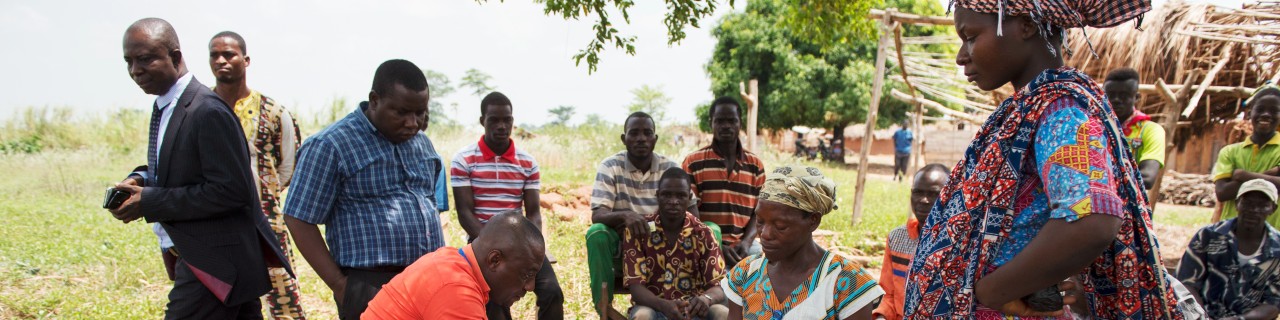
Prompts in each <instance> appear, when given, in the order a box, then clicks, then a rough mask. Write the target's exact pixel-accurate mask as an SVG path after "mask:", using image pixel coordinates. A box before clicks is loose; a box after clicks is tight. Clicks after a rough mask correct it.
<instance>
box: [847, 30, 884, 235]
mask: <svg viewBox="0 0 1280 320" xmlns="http://www.w3.org/2000/svg"><path fill="white" fill-rule="evenodd" d="M892 12H893V10H888V11H885V13H884V20H882V21H883V22H884V24H881V30H880V45H879V47H878V49H877V50H876V77H875V78H874V80H872V82H871V105H869V106H867V122H866V124H867V125H866V130H865V131H864V132H863V134H862V146H861V147H862V150H861V151H860V152H859V155H858V184H857V187H856V188H855V189H854V194H853V226H857V225H858V220H860V219H861V218H862V196H863V194H864V193H865V192H866V189H867V169H868V167H869V166H868V163H867V154H868V153H871V142H872V141H873V140H875V139H874V137H872V135H871V134H872V131H873V130H875V128H876V112H877V111H878V110H879V109H880V95H881V94H880V91H881V90H882V89H883V88H884V60H885V55H886V54H888V51H886V50H885V47H888V46H889V39H890V38H891V36H890V35H889V30H891V29H887V28H886V27H887V25H885V24H887V23H889V15H890V14H891V13H892Z"/></svg>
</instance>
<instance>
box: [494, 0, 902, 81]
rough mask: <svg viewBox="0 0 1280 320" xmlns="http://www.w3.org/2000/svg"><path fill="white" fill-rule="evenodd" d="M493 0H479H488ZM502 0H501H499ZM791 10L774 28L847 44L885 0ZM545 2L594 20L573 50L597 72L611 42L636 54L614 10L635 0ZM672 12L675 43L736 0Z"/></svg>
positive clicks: (806, 2) (677, 2) (804, 0)
mask: <svg viewBox="0 0 1280 320" xmlns="http://www.w3.org/2000/svg"><path fill="white" fill-rule="evenodd" d="M487 1H488V0H476V2H479V3H484V2H487ZM499 1H501V0H499ZM785 1H786V3H787V4H788V6H786V7H785V9H786V10H784V11H779V12H778V13H780V14H783V15H784V16H783V17H782V18H781V19H776V20H775V21H774V26H775V27H785V28H789V29H792V30H796V31H795V32H796V33H797V34H799V35H801V36H803V37H806V38H810V39H814V40H815V41H818V42H820V43H823V44H824V45H830V46H835V45H842V44H844V43H845V42H848V41H849V40H850V39H853V38H857V37H858V36H865V35H867V34H870V33H871V32H873V31H874V30H873V28H872V24H871V23H870V22H869V21H868V20H866V19H864V17H865V16H866V14H867V9H869V8H871V7H872V6H874V5H877V4H879V3H880V0H785ZM538 2H541V3H542V4H543V5H544V9H543V13H544V14H546V15H548V16H552V15H555V16H560V17H562V18H564V19H565V20H581V19H595V24H594V25H593V26H592V27H591V29H592V30H593V31H595V35H594V37H593V38H592V39H591V40H590V41H589V42H587V46H586V47H585V48H583V49H582V50H580V51H578V53H577V54H574V55H573V61H574V63H576V64H578V65H582V61H583V60H586V62H587V70H588V72H595V71H596V66H597V65H599V64H600V53H601V52H604V50H605V49H606V48H607V47H610V46H612V47H614V48H616V49H622V50H624V51H625V52H626V53H627V54H630V55H635V53H636V47H635V42H636V37H635V36H628V35H625V34H623V33H622V32H620V31H619V30H618V27H617V25H616V22H617V21H616V19H612V18H613V16H611V14H613V13H616V14H617V15H620V16H621V17H622V24H630V23H631V15H630V9H631V7H632V6H633V5H635V1H634V0H540V1H538ZM664 2H665V4H666V7H667V12H666V14H665V15H664V17H663V19H662V23H663V24H664V25H666V27H667V44H668V45H674V44H677V43H680V41H681V40H684V38H685V36H686V35H687V33H686V32H685V29H686V28H688V27H694V28H701V21H704V20H706V19H707V18H708V17H710V16H711V14H713V13H715V11H716V8H717V6H719V5H720V4H722V3H725V2H727V3H728V5H729V6H730V7H732V6H733V5H734V2H735V0H728V1H720V0H705V1H696V0H665V1H664Z"/></svg>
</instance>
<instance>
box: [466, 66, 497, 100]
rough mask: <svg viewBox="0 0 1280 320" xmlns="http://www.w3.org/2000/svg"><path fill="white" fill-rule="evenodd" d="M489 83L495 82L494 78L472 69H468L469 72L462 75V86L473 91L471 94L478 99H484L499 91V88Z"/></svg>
mask: <svg viewBox="0 0 1280 320" xmlns="http://www.w3.org/2000/svg"><path fill="white" fill-rule="evenodd" d="M489 81H493V77H490V76H489V74H486V73H484V72H483V71H480V70H476V69H475V68H471V69H467V72H466V73H465V74H463V75H462V84H461V85H460V86H461V87H463V88H467V89H469V90H471V94H473V95H475V96H476V97H483V96H484V95H486V94H489V92H493V91H494V90H497V88H495V87H493V86H491V85H489Z"/></svg>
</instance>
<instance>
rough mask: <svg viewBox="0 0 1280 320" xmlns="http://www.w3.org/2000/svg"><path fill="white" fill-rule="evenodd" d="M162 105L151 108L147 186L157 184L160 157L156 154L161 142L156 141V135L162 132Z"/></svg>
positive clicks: (154, 105) (148, 135)
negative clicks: (157, 168) (157, 167)
mask: <svg viewBox="0 0 1280 320" xmlns="http://www.w3.org/2000/svg"><path fill="white" fill-rule="evenodd" d="M161 113H162V112H161V110H160V105H159V104H153V105H152V107H151V129H150V130H151V131H150V133H148V134H147V186H152V185H154V184H155V183H156V181H157V180H156V163H157V162H159V158H160V155H158V154H156V148H157V146H158V143H159V142H160V141H158V140H156V134H157V133H159V132H160V114H161Z"/></svg>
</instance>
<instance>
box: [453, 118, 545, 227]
mask: <svg viewBox="0 0 1280 320" xmlns="http://www.w3.org/2000/svg"><path fill="white" fill-rule="evenodd" d="M450 167H451V168H450V169H449V182H450V183H452V184H453V187H454V188H458V187H471V192H472V196H474V197H475V213H476V218H479V219H480V222H481V223H485V222H488V221H489V218H492V217H493V216H494V215H497V214H499V213H502V212H506V211H510V210H513V209H514V210H522V206H521V204H523V203H524V202H523V200H524V190H538V188H539V187H540V179H541V178H540V176H541V175H540V174H539V172H538V162H537V161H535V160H534V159H533V156H532V155H529V154H528V153H525V152H524V150H520V149H517V148H516V143H515V141H512V142H511V147H510V148H507V152H505V153H503V154H501V155H499V154H495V153H493V150H489V146H488V145H486V144H485V143H484V138H480V142H478V143H475V144H472V145H471V146H468V147H467V148H465V149H462V150H461V151H458V154H457V155H455V156H454V157H453V162H452V165H450Z"/></svg>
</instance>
